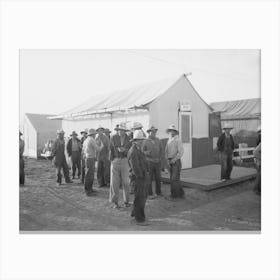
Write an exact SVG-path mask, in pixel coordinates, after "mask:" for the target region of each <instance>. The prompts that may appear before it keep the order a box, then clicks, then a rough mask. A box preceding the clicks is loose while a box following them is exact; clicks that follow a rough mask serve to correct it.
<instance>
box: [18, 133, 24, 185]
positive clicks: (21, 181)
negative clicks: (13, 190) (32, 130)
mask: <svg viewBox="0 0 280 280" xmlns="http://www.w3.org/2000/svg"><path fill="white" fill-rule="evenodd" d="M21 136H22V133H21V132H19V184H20V185H24V159H23V152H24V141H23V140H22V139H21Z"/></svg>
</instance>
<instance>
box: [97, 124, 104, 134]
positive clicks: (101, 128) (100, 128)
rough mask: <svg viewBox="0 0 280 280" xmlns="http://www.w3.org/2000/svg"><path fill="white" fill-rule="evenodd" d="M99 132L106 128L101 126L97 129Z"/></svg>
mask: <svg viewBox="0 0 280 280" xmlns="http://www.w3.org/2000/svg"><path fill="white" fill-rule="evenodd" d="M99 130H103V131H104V130H105V128H104V127H102V126H101V125H100V126H99V127H98V128H97V129H96V131H97V132H98V131H99Z"/></svg>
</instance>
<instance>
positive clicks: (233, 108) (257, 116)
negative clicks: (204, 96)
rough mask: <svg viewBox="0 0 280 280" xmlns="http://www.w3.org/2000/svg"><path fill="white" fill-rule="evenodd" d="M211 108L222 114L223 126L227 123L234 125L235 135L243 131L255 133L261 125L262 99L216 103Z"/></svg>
mask: <svg viewBox="0 0 280 280" xmlns="http://www.w3.org/2000/svg"><path fill="white" fill-rule="evenodd" d="M210 106H211V107H212V108H213V110H214V111H215V112H220V115H221V122H222V125H223V124H224V123H225V122H227V123H230V124H231V125H233V127H234V130H233V134H236V133H238V132H240V131H242V130H243V131H254V132H255V131H257V128H258V126H259V125H260V123H261V99H260V98H253V99H244V100H235V101H224V102H214V103H211V104H210Z"/></svg>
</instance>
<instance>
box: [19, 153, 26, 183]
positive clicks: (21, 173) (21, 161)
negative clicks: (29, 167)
mask: <svg viewBox="0 0 280 280" xmlns="http://www.w3.org/2000/svg"><path fill="white" fill-rule="evenodd" d="M24 177H25V174H24V159H23V157H22V156H20V157H19V184H20V185H24V181H25V178H24Z"/></svg>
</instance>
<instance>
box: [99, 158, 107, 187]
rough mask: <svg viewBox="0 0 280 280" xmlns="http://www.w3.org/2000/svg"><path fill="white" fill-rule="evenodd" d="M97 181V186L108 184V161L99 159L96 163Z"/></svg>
mask: <svg viewBox="0 0 280 280" xmlns="http://www.w3.org/2000/svg"><path fill="white" fill-rule="evenodd" d="M97 180H98V183H99V186H104V185H107V184H109V183H110V161H109V159H99V160H98V162H97Z"/></svg>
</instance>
